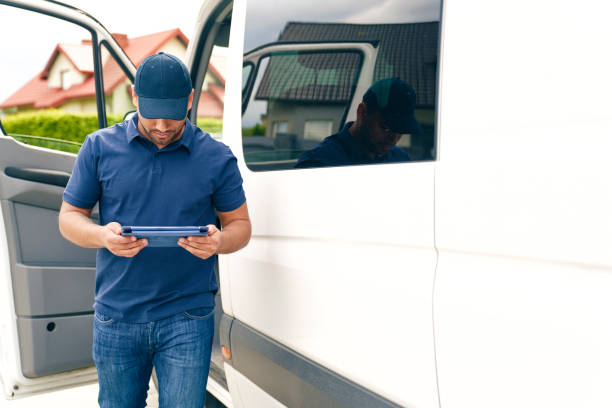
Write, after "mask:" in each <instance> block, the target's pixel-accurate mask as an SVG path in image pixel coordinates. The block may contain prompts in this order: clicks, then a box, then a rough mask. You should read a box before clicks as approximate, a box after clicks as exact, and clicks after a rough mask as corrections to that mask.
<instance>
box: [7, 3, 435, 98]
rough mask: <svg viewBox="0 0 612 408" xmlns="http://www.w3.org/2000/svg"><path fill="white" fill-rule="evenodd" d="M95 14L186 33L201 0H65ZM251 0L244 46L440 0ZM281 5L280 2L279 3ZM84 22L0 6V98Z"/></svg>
mask: <svg viewBox="0 0 612 408" xmlns="http://www.w3.org/2000/svg"><path fill="white" fill-rule="evenodd" d="M65 2H67V3H69V4H72V5H74V6H75V7H78V8H80V9H82V10H83V11H86V12H88V13H89V14H91V15H92V16H94V17H95V18H97V19H98V20H99V21H100V22H101V23H102V24H103V25H104V26H105V27H106V28H107V29H108V30H109V31H110V32H112V33H124V34H127V35H128V36H129V37H136V36H140V35H145V34H151V33H155V32H159V31H163V30H168V29H172V28H177V27H178V28H180V29H181V30H182V31H183V33H185V35H186V36H187V37H188V38H191V37H192V34H193V29H194V25H195V21H196V17H197V15H198V11H199V8H200V5H201V3H202V2H201V0H170V1H169V0H147V1H144V0H142V1H141V0H139V1H135V0H131V1H130V0H66V1H65ZM292 3H293V5H292V6H291V7H289V6H288V4H290V3H289V2H288V1H286V2H285V1H279V0H250V1H249V2H248V11H247V27H246V30H247V35H246V42H245V50H249V49H251V48H253V47H256V46H258V45H261V44H264V43H268V42H272V41H275V40H276V39H277V38H278V35H279V33H280V31H281V30H282V28H283V27H284V26H285V24H286V22H287V21H308V22H323V21H325V22H350V23H368V24H376V23H378V24H380V23H400V22H403V23H407V22H417V21H434V20H437V19H438V17H439V0H379V1H372V0H309V1H303V0H299V1H294V2H292ZM279 6H283V7H279ZM88 37H89V34H88V33H87V32H86V31H84V30H83V29H82V28H80V27H78V26H75V25H73V24H69V23H66V22H63V21H59V20H57V19H53V18H49V17H46V16H40V15H36V14H35V13H31V12H27V11H23V10H15V9H13V8H10V7H6V6H0V52H1V54H0V55H2V57H0V101H3V100H5V99H6V98H7V97H9V96H10V95H11V94H12V93H14V92H15V91H16V90H17V89H19V88H20V87H21V86H22V85H23V84H24V83H26V82H27V81H28V80H30V79H31V78H33V77H34V76H35V75H36V74H37V73H39V72H40V71H41V70H42V69H43V68H44V66H45V63H46V62H47V60H48V59H49V57H50V56H51V53H52V52H53V50H54V48H55V46H56V45H57V43H60V42H66V43H79V42H80V41H81V40H82V39H84V38H88Z"/></svg>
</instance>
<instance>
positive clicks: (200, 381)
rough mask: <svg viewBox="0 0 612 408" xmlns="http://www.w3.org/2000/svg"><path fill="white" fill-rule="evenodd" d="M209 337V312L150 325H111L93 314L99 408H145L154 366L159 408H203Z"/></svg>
mask: <svg viewBox="0 0 612 408" xmlns="http://www.w3.org/2000/svg"><path fill="white" fill-rule="evenodd" d="M213 332H214V318H213V308H207V307H205V308H198V309H193V310H189V311H186V312H183V313H179V314H177V315H174V316H170V317H168V318H165V319H162V320H159V321H156V322H149V323H128V322H121V321H117V322H115V321H113V319H111V318H110V317H108V316H105V315H103V314H101V313H97V312H96V314H95V317H94V332H93V338H94V340H93V359H94V362H95V363H96V368H97V369H98V383H99V386H100V392H99V394H98V403H99V404H100V407H101V408H124V407H125V408H127V407H129V408H134V407H144V406H145V404H146V399H147V390H148V389H149V379H150V377H151V371H152V369H153V366H155V372H156V374H157V382H158V385H159V407H160V408H168V407H182V408H191V407H193V408H202V407H203V406H204V400H205V398H206V381H207V380H208V369H209V367H210V353H211V349H212V340H213Z"/></svg>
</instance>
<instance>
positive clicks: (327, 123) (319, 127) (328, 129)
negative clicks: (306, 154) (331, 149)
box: [304, 120, 334, 141]
mask: <svg viewBox="0 0 612 408" xmlns="http://www.w3.org/2000/svg"><path fill="white" fill-rule="evenodd" d="M333 123H334V121H333V120H307V121H306V123H305V124H304V139H308V140H319V141H320V140H323V139H325V138H326V137H327V136H329V135H331V134H332V133H333V132H332V125H333Z"/></svg>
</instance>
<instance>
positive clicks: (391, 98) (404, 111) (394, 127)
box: [363, 78, 423, 135]
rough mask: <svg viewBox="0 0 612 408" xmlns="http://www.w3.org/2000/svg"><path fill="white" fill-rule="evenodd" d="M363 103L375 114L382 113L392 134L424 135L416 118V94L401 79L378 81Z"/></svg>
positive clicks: (366, 94) (371, 87)
mask: <svg viewBox="0 0 612 408" xmlns="http://www.w3.org/2000/svg"><path fill="white" fill-rule="evenodd" d="M363 101H364V102H365V104H366V105H367V107H368V108H371V109H373V110H374V112H376V111H380V112H381V114H382V116H383V118H384V119H385V122H386V123H387V124H388V125H389V127H390V129H391V131H392V132H394V133H401V134H404V133H410V134H419V135H420V134H423V129H422V128H421V125H419V122H417V120H416V118H415V117H414V109H415V107H416V92H415V91H414V89H413V88H412V86H410V84H408V83H407V82H405V81H402V80H401V79H399V78H385V79H381V80H380V81H376V82H374V83H373V84H372V86H370V88H369V89H368V90H367V91H366V93H365V94H364V95H363Z"/></svg>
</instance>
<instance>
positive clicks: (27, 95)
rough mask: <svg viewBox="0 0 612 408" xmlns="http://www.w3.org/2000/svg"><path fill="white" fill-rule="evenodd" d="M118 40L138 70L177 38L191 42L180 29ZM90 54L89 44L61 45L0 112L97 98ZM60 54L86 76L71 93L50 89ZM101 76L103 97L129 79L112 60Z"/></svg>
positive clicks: (104, 67)
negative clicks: (50, 77) (50, 74)
mask: <svg viewBox="0 0 612 408" xmlns="http://www.w3.org/2000/svg"><path fill="white" fill-rule="evenodd" d="M115 36H118V37H120V39H121V40H122V41H121V42H122V43H123V49H124V51H125V52H126V54H127V56H128V57H129V58H130V60H131V61H132V62H133V63H134V65H136V66H138V65H139V64H140V63H141V62H142V60H143V59H144V58H145V57H146V56H148V55H151V54H153V53H155V52H157V50H159V49H160V48H161V47H162V46H163V45H164V44H165V43H166V42H168V41H169V40H171V39H172V38H178V39H179V40H180V41H182V42H183V44H185V45H187V43H188V42H189V40H188V39H187V37H186V36H185V34H183V33H182V32H181V30H180V29H178V28H176V29H173V30H167V31H162V32H159V33H155V34H150V35H145V36H142V37H135V38H131V39H128V38H127V37H126V36H125V35H121V34H119V35H116V34H115ZM91 52H92V51H91V43H90V42H88V41H84V42H83V43H82V44H58V45H57V47H56V48H55V49H54V50H53V52H52V54H51V57H50V58H49V60H48V62H47V64H46V65H45V67H44V69H43V70H42V71H41V72H40V73H39V74H37V75H36V76H35V77H34V78H32V79H31V80H30V81H29V82H27V83H26V84H25V85H24V86H22V87H21V88H20V89H19V90H17V91H16V92H15V93H14V94H13V95H11V96H9V97H8V98H7V99H6V100H5V101H4V102H2V103H1V104H0V108H8V107H16V106H17V107H18V106H32V107H34V108H36V109H42V108H51V107H57V106H60V105H61V104H62V103H64V102H66V101H67V100H70V99H76V98H86V97H92V98H94V97H95V95H96V92H95V79H94V77H93V58H92V57H91ZM58 53H62V54H64V55H65V56H66V57H67V58H68V60H69V61H70V62H71V63H72V65H73V66H74V67H75V69H76V70H78V71H79V72H81V73H82V74H84V75H86V76H87V78H86V79H85V81H83V82H82V83H80V84H76V85H73V86H71V87H70V88H68V89H57V88H50V87H49V86H48V85H47V75H48V71H49V69H50V67H51V65H52V64H53V61H55V58H56V57H57V55H58ZM102 72H103V80H104V93H105V94H107V95H108V94H110V93H111V92H113V91H114V89H115V88H116V87H117V86H118V85H119V84H121V83H122V82H123V81H124V80H125V79H126V75H125V73H124V72H123V70H122V69H121V68H120V67H119V65H118V64H117V63H116V62H115V60H114V59H113V58H107V60H106V62H105V63H104V65H103V68H102Z"/></svg>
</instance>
